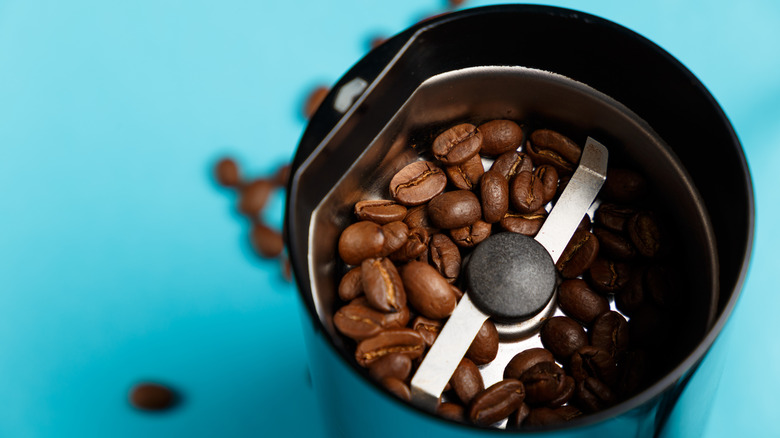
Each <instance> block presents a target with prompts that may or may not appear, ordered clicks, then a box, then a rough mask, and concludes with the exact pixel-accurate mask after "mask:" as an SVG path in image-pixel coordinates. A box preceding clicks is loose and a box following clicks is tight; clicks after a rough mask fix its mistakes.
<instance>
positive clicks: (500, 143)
mask: <svg viewBox="0 0 780 438" xmlns="http://www.w3.org/2000/svg"><path fill="white" fill-rule="evenodd" d="M477 129H479V132H481V133H482V149H480V151H479V153H480V154H482V155H486V156H496V155H501V154H503V153H504V152H507V151H512V150H516V149H518V148H519V147H520V146H521V145H522V144H523V129H522V128H521V127H520V126H519V125H518V124H517V123H515V122H513V121H511V120H491V121H489V122H486V123H483V124H481V125H479V127H478V128H477Z"/></svg>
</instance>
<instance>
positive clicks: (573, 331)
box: [539, 316, 588, 361]
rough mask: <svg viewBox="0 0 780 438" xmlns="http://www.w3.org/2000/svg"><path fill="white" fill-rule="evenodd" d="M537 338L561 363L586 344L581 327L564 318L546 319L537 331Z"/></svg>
mask: <svg viewBox="0 0 780 438" xmlns="http://www.w3.org/2000/svg"><path fill="white" fill-rule="evenodd" d="M539 337H540V338H541V340H542V345H544V348H546V349H548V350H550V352H551V353H552V354H553V356H555V358H556V359H558V360H561V361H566V360H567V359H568V358H569V356H571V355H572V354H574V352H575V351H577V350H579V349H580V348H582V347H583V346H585V345H587V344H588V337H587V335H586V334H585V330H583V329H582V326H581V325H579V324H578V323H577V322H576V321H575V320H573V319H571V318H569V317H566V316H555V317H553V318H550V319H548V320H547V321H546V322H545V323H544V325H543V326H542V329H541V330H540V331H539Z"/></svg>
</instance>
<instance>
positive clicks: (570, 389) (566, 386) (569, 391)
mask: <svg viewBox="0 0 780 438" xmlns="http://www.w3.org/2000/svg"><path fill="white" fill-rule="evenodd" d="M576 388H577V383H576V381H575V380H574V378H573V377H571V376H565V377H564V378H563V385H562V386H561V390H560V391H559V392H558V396H556V397H555V398H554V399H552V400H550V401H549V402H547V406H549V407H560V406H563V405H565V404H566V403H568V402H569V400H571V398H572V396H573V395H574V391H575V390H576Z"/></svg>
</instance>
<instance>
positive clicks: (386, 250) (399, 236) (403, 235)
mask: <svg viewBox="0 0 780 438" xmlns="http://www.w3.org/2000/svg"><path fill="white" fill-rule="evenodd" d="M382 233H383V234H384V235H385V244H384V247H383V248H382V253H381V254H380V255H381V256H382V257H385V256H387V255H389V254H392V253H394V252H396V251H398V250H399V249H401V247H402V246H404V245H406V242H407V241H408V240H409V227H407V226H406V224H405V223H403V222H401V221H395V222H390V223H387V224H384V225H382Z"/></svg>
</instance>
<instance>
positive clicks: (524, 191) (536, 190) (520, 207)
mask: <svg viewBox="0 0 780 438" xmlns="http://www.w3.org/2000/svg"><path fill="white" fill-rule="evenodd" d="M509 199H510V200H511V201H512V207H514V209H515V211H517V212H519V213H532V212H535V211H537V210H539V209H540V208H542V206H543V205H544V187H543V186H542V182H541V181H540V180H539V178H537V177H536V175H535V174H534V173H533V172H526V171H522V172H520V173H518V174H517V175H515V176H514V177H513V178H512V180H511V181H510V186H509Z"/></svg>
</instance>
